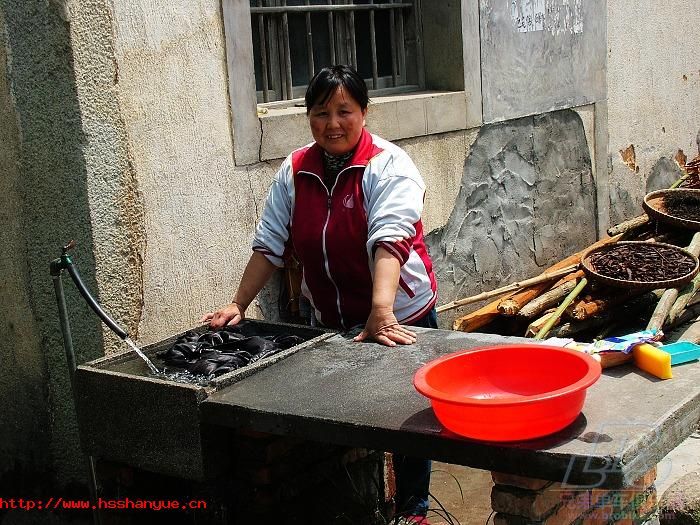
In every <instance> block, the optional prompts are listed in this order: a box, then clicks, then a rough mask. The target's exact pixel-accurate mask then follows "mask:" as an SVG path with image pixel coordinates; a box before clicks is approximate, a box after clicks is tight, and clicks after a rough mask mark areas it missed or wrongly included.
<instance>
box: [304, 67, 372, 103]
mask: <svg viewBox="0 0 700 525" xmlns="http://www.w3.org/2000/svg"><path fill="white" fill-rule="evenodd" d="M341 86H342V87H343V89H345V91H347V92H348V93H349V94H350V96H352V98H354V99H355V101H356V102H357V103H358V104H359V105H360V108H362V110H363V111H364V110H365V109H367V104H368V103H369V95H367V84H365V81H364V80H363V79H362V77H361V76H360V75H359V74H358V73H357V71H355V70H354V69H353V68H351V67H350V66H345V65H337V66H329V67H324V68H323V69H322V70H321V71H319V72H318V73H316V74H315V75H314V78H312V79H311V82H309V87H308V88H306V97H304V100H305V102H306V114H307V115H308V114H309V111H311V108H312V107H313V106H315V105H316V104H321V105H323V104H325V103H326V102H328V100H329V99H330V98H331V97H332V96H333V93H335V90H336V89H337V88H339V87H341Z"/></svg>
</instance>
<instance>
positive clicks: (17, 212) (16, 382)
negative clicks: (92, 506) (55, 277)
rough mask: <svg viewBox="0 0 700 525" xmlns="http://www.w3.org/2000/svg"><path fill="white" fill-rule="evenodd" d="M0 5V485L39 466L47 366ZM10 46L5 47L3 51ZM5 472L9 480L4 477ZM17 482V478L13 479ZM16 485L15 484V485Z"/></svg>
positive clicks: (43, 440)
mask: <svg viewBox="0 0 700 525" xmlns="http://www.w3.org/2000/svg"><path fill="white" fill-rule="evenodd" d="M6 46H7V34H6V31H5V20H4V16H3V11H2V9H1V8H0V123H2V124H1V125H0V224H2V228H0V246H2V247H3V257H2V258H0V275H2V285H1V286H0V334H2V335H1V337H2V341H3V348H2V350H1V352H2V370H3V373H2V374H0V399H2V400H4V401H0V412H1V413H2V425H0V488H2V487H7V486H9V485H10V483H11V481H10V480H12V478H14V477H15V476H17V475H18V474H17V473H16V472H14V470H15V469H16V468H19V465H18V463H20V464H21V463H24V468H25V469H27V470H30V471H32V470H34V471H36V470H38V469H39V468H40V465H41V464H42V463H43V462H45V461H46V460H47V459H48V454H47V448H48V447H47V446H48V439H46V438H47V436H45V435H42V431H43V430H45V429H46V427H47V424H48V421H47V413H46V388H45V381H46V369H45V364H44V360H43V357H42V353H41V340H40V337H39V328H38V326H37V321H36V319H35V317H34V315H33V312H32V297H31V296H30V294H29V289H28V287H27V285H28V283H29V268H28V266H27V264H26V258H25V256H26V253H27V246H26V241H25V237H24V229H23V220H22V219H23V211H22V185H21V180H22V179H21V171H20V159H19V156H20V150H19V148H20V136H19V128H18V115H17V113H16V111H15V101H14V98H13V96H12V93H11V92H10V85H9V83H8V69H9V64H10V62H11V60H12V57H11V50H8V48H7V47H6ZM8 51H9V52H8ZM5 478H7V479H8V481H4V479H5ZM14 481H15V482H18V481H19V480H18V479H16V478H15V479H14ZM16 488H18V487H16Z"/></svg>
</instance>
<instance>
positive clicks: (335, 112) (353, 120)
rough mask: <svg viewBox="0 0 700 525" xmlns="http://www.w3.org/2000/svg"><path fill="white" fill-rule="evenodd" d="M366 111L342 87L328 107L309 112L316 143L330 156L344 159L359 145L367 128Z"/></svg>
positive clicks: (315, 107) (334, 94)
mask: <svg viewBox="0 0 700 525" xmlns="http://www.w3.org/2000/svg"><path fill="white" fill-rule="evenodd" d="M366 114H367V109H364V110H363V109H362V108H361V107H360V105H359V104H358V103H357V101H356V100H355V99H354V98H353V97H352V96H351V95H350V94H349V93H348V92H347V91H345V90H344V89H343V87H342V86H340V87H338V88H337V89H336V90H335V93H333V95H332V96H331V98H330V99H328V102H327V103H326V104H325V105H321V104H316V105H314V106H312V107H311V110H310V111H309V126H310V127H311V134H312V135H313V137H314V140H315V141H316V143H317V144H318V145H319V146H321V147H322V148H323V149H324V150H326V151H327V152H328V153H330V154H331V155H336V156H337V155H342V154H344V153H347V152H348V151H352V149H353V148H354V147H355V146H356V145H357V143H358V142H359V140H360V136H361V135H362V128H363V127H364V125H365V115H366Z"/></svg>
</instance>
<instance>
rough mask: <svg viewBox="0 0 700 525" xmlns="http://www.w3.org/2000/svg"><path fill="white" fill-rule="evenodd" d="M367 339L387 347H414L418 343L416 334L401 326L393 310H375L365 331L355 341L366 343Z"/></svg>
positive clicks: (371, 313) (368, 320)
mask: <svg viewBox="0 0 700 525" xmlns="http://www.w3.org/2000/svg"><path fill="white" fill-rule="evenodd" d="M367 339H372V340H374V341H376V342H377V343H381V344H383V345H386V346H396V345H397V344H401V345H412V344H413V343H415V342H416V334H415V332H411V331H410V330H409V329H407V328H404V327H403V326H401V325H400V324H399V322H398V321H397V320H396V317H395V316H394V312H393V310H392V309H389V310H375V309H373V310H372V311H371V312H370V314H369V318H368V319H367V324H365V328H364V330H362V332H361V333H360V335H358V336H357V337H355V339H353V340H354V341H365V340H367Z"/></svg>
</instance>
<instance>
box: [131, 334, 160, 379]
mask: <svg viewBox="0 0 700 525" xmlns="http://www.w3.org/2000/svg"><path fill="white" fill-rule="evenodd" d="M124 342H125V343H126V344H128V345H129V346H130V347H131V349H132V350H133V351H134V352H136V353H137V354H138V355H139V357H140V358H141V359H143V360H144V361H145V362H146V364H147V365H148V368H149V369H150V370H151V372H152V373H154V374H160V370H158V367H156V365H154V364H153V362H152V361H151V360H150V359H149V358H148V357H146V354H144V353H143V352H142V351H141V349H140V348H139V347H138V346H136V343H134V341H132V340H131V337H127V338H126V339H124Z"/></svg>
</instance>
